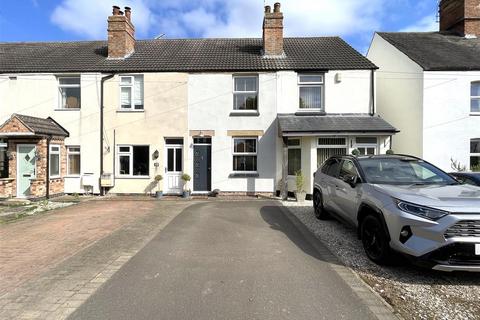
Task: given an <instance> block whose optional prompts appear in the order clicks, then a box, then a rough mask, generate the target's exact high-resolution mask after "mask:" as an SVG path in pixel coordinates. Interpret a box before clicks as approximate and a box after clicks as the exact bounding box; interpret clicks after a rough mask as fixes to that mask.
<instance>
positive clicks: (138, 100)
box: [120, 75, 143, 110]
mask: <svg viewBox="0 0 480 320" xmlns="http://www.w3.org/2000/svg"><path fill="white" fill-rule="evenodd" d="M120 110H143V75H131V76H130V75H129V76H120Z"/></svg>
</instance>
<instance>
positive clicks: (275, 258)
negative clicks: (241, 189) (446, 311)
mask: <svg viewBox="0 0 480 320" xmlns="http://www.w3.org/2000/svg"><path fill="white" fill-rule="evenodd" d="M372 318H374V316H373V314H372V313H371V312H370V310H369V309H368V307H367V306H366V304H364V303H363V302H362V300H360V298H359V297H358V296H357V295H356V294H355V293H354V291H353V290H352V288H351V287H350V286H348V285H347V284H346V282H345V281H344V280H342V278H341V277H340V276H339V275H338V273H337V272H335V271H334V269H333V268H332V267H331V265H330V264H329V263H328V262H327V261H325V259H324V258H323V257H322V255H321V254H320V253H319V251H318V250H316V249H315V248H314V247H313V246H312V245H310V242H308V241H307V240H306V238H305V237H304V236H303V235H302V233H301V232H299V229H297V228H296V227H295V226H294V225H293V224H292V223H291V222H290V220H289V219H288V218H287V217H286V216H285V215H284V213H282V211H281V210H279V208H278V207H277V204H276V202H270V201H249V202H244V201H238V202H224V201H218V202H205V203H199V204H195V205H192V206H190V207H188V208H187V209H185V211H183V212H182V213H181V214H180V215H178V216H177V217H176V218H175V219H174V220H173V221H172V222H171V223H170V224H169V225H167V226H166V227H165V229H164V230H163V231H162V232H160V233H159V234H158V235H157V236H155V237H154V238H153V240H152V241H151V242H149V243H148V244H147V245H146V246H145V247H144V248H143V249H142V250H141V251H140V252H139V253H138V254H137V255H135V256H134V257H133V258H132V259H131V260H130V261H128V262H127V263H126V264H125V265H124V266H123V267H122V268H121V269H120V270H119V271H118V272H117V273H115V274H114V275H113V276H112V277H111V278H110V280H108V281H107V282H106V283H105V284H104V285H103V286H102V287H100V289H98V290H97V291H96V293H95V294H93V295H92V296H91V297H90V298H89V299H88V300H87V301H86V302H85V303H84V304H83V305H81V307H80V308H79V309H77V310H76V311H75V313H73V314H72V316H71V319H116V320H120V319H138V320H141V319H162V320H167V319H179V320H180V319H182V320H183V319H208V320H211V319H222V320H223V319H229V320H234V319H249V320H250V319H372Z"/></svg>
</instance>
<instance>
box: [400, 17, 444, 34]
mask: <svg viewBox="0 0 480 320" xmlns="http://www.w3.org/2000/svg"><path fill="white" fill-rule="evenodd" d="M438 29H439V26H438V22H437V19H436V17H435V16H433V15H428V16H426V17H423V18H422V19H420V20H419V21H418V22H416V23H414V24H412V25H410V26H407V27H405V28H403V29H401V30H400V32H425V31H438Z"/></svg>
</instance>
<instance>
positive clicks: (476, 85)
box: [470, 81, 480, 114]
mask: <svg viewBox="0 0 480 320" xmlns="http://www.w3.org/2000/svg"><path fill="white" fill-rule="evenodd" d="M470 112H471V113H478V114H480V81H475V82H472V83H471V87H470Z"/></svg>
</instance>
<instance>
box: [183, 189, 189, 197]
mask: <svg viewBox="0 0 480 320" xmlns="http://www.w3.org/2000/svg"><path fill="white" fill-rule="evenodd" d="M182 198H186V199H188V198H190V190H186V191H183V194H182Z"/></svg>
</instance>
